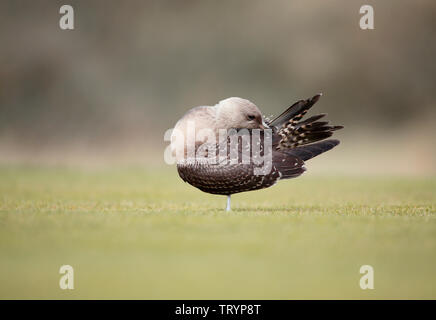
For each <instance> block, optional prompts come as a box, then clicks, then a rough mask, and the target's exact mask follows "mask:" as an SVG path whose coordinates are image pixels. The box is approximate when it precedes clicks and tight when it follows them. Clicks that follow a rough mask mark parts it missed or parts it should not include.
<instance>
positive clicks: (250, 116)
mask: <svg viewBox="0 0 436 320" xmlns="http://www.w3.org/2000/svg"><path fill="white" fill-rule="evenodd" d="M247 119H248V120H250V121H251V120H254V119H256V116H254V115H252V114H249V115H248V116H247Z"/></svg>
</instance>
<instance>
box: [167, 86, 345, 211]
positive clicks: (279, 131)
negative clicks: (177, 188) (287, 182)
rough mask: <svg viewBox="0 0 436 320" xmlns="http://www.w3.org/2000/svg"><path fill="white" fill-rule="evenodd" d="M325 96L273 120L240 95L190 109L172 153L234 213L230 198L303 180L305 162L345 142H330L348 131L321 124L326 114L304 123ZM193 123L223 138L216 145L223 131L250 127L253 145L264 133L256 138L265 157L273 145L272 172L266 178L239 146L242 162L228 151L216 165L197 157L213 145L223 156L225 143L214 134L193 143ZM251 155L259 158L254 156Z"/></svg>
mask: <svg viewBox="0 0 436 320" xmlns="http://www.w3.org/2000/svg"><path fill="white" fill-rule="evenodd" d="M320 97H321V94H317V95H315V96H314V97H312V98H310V99H306V100H300V101H298V102H296V103H294V104H293V105H292V106H290V107H289V108H288V109H287V110H286V111H284V112H283V113H282V114H281V115H279V116H278V117H276V118H275V119H273V120H271V121H268V120H265V119H264V117H263V116H262V114H261V112H260V110H259V108H258V107H257V106H256V105H255V104H253V103H252V102H250V101H248V100H245V99H242V98H235V97H234V98H228V99H225V100H222V101H220V102H219V103H218V104H216V105H215V106H201V107H196V108H193V109H191V110H189V111H188V112H187V113H186V114H185V115H184V116H183V117H182V118H181V119H180V120H179V121H178V122H177V123H176V126H175V127H174V131H173V135H172V137H171V149H172V151H173V154H174V155H175V156H176V160H177V171H178V173H179V176H180V177H181V178H182V179H183V180H184V181H185V182H188V183H189V184H191V185H192V186H194V187H196V188H198V189H200V190H202V191H204V192H207V193H211V194H220V195H226V196H227V211H229V210H230V196H231V195H232V194H234V193H239V192H245V191H251V190H258V189H264V188H268V187H271V186H272V185H274V184H275V183H277V181H279V180H283V179H290V178H295V177H298V176H299V175H301V174H302V173H303V172H304V171H305V170H306V168H305V167H304V161H307V160H309V159H311V158H313V157H315V156H317V155H319V154H321V153H323V152H326V151H328V150H330V149H332V148H333V147H335V146H336V145H338V144H339V140H333V139H329V140H325V139H326V138H328V137H330V136H331V135H332V134H333V131H335V130H338V129H342V128H343V127H342V126H331V125H329V124H328V122H327V121H319V120H320V119H321V118H323V117H324V116H325V114H319V115H316V116H312V117H310V118H308V119H306V120H302V118H303V116H304V115H305V114H306V113H307V111H308V110H309V109H310V108H311V107H312V106H313V105H314V104H315V103H316V102H317V101H318V100H319V98H320ZM192 124H193V126H194V127H195V131H197V132H198V131H201V130H206V131H208V132H209V133H211V135H212V138H214V137H215V138H217V139H216V140H215V141H218V133H219V131H220V129H225V130H230V129H246V132H247V133H248V136H249V138H250V142H253V141H255V140H253V139H254V137H255V136H254V131H255V129H257V130H258V131H260V133H261V134H260V139H258V140H256V141H258V142H257V145H260V150H261V153H260V155H261V156H265V152H266V150H268V145H267V142H268V141H270V144H271V148H270V149H271V152H270V156H271V166H270V170H269V171H267V172H266V173H265V174H258V173H256V170H257V169H259V168H260V166H261V164H259V163H257V162H256V161H249V162H248V163H247V162H245V163H244V162H243V161H242V162H241V161H239V160H240V158H241V157H242V154H243V150H244V147H243V146H241V145H240V144H239V143H238V145H237V149H236V153H237V155H238V156H239V160H238V161H236V162H232V161H229V160H230V154H231V151H230V150H228V149H227V151H226V153H225V154H224V157H221V158H218V160H217V161H216V162H215V163H214V162H211V161H204V160H205V158H200V157H196V156H195V154H196V152H197V151H199V150H200V149H201V146H203V147H204V146H205V145H206V146H208V145H209V147H210V146H211V145H212V144H214V145H213V147H214V148H212V149H211V150H216V151H215V152H216V153H213V155H218V150H220V148H221V147H222V144H219V143H216V142H211V141H210V140H209V139H210V137H211V135H209V136H208V138H205V136H207V135H200V136H194V137H193V139H187V140H186V139H184V138H185V137H187V136H189V130H190V129H189V126H190V125H192ZM266 130H269V131H270V132H271V139H270V140H267V138H266ZM180 136H181V137H182V139H180ZM258 137H259V135H258ZM238 139H239V138H238ZM213 140H214V139H212V141H213ZM230 140H231V139H230V138H226V139H225V140H224V143H225V144H227V147H230V148H231V146H230V144H229V141H230ZM238 141H239V140H238ZM252 146H254V142H253V144H252ZM225 147H226V146H225ZM206 149H208V150H209V148H206ZM188 150H193V151H195V152H194V153H193V154H194V157H193V156H192V154H188ZM203 151H204V149H203ZM251 152H252V151H251ZM250 155H251V156H252V157H254V158H255V156H254V153H250ZM207 157H210V156H206V159H207ZM254 158H253V159H254ZM265 161H266V160H265ZM265 163H266V162H264V163H263V165H265Z"/></svg>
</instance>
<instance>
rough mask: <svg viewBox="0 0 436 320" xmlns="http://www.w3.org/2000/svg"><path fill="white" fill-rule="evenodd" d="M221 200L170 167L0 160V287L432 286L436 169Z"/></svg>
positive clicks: (322, 181) (138, 292)
mask: <svg viewBox="0 0 436 320" xmlns="http://www.w3.org/2000/svg"><path fill="white" fill-rule="evenodd" d="M232 206H233V211H232V212H231V213H226V212H225V211H224V207H225V197H220V196H213V195H208V194H205V193H202V192H200V191H198V190H196V189H194V188H193V187H191V186H189V185H187V184H185V183H183V182H182V181H181V180H180V179H179V178H178V176H177V173H176V171H175V168H174V167H170V168H167V169H156V170H151V169H145V168H139V167H134V168H124V169H109V168H107V169H100V170H95V169H93V170H91V169H66V168H37V167H33V168H32V167H17V166H9V167H8V166H2V167H1V168H0V298H2V299H4V298H11V299H16V298H25V299H27V298H41V299H48V298H56V299H64V298H66V299H69V298H72V299H76V298H84V299H88V298H110V299H111V298H141V299H161V298H166V299H178V298H188V299H189V298H196V299H213V298H230V299H234V298H235V299H236V298H238V299H239V298H247V299H295V298H301V299H305V298H314V299H318V298H332V299H336V298H346V299H354V298H363V299H374V298H376V299H378V298H400V299H403V298H413V299H415V298H424V299H427V298H432V299H435V298H436V179H435V178H434V177H428V178H398V177H391V178H383V177H372V178H371V177H367V178H363V177H345V176H342V177H327V176H316V175H311V174H310V172H309V173H308V174H306V175H304V176H302V177H300V178H298V179H294V180H289V181H284V182H281V183H279V184H278V185H276V186H274V187H272V188H270V189H267V190H262V191H256V192H250V193H245V194H239V195H235V196H233V198H232ZM64 264H70V265H72V266H73V267H74V272H75V273H74V276H75V289H74V290H61V289H60V288H59V279H60V276H61V275H60V274H59V268H60V266H61V265H64ZM365 264H369V265H371V266H373V267H374V275H375V283H374V284H375V289H374V290H361V289H360V287H359V279H360V277H361V275H360V274H359V268H360V266H361V265H365Z"/></svg>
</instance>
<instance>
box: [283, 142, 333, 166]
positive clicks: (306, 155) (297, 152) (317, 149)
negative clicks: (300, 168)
mask: <svg viewBox="0 0 436 320" xmlns="http://www.w3.org/2000/svg"><path fill="white" fill-rule="evenodd" d="M338 144H339V140H335V139H330V140H325V141H320V142H316V143H313V144H309V145H306V146H302V147H298V148H295V149H291V150H287V151H285V152H286V153H287V154H289V155H292V156H295V157H298V158H300V159H301V160H303V161H307V160H309V159H312V158H314V157H316V156H318V155H320V154H321V153H324V152H326V151H329V150H330V149H333V148H334V147H336V146H337V145H338Z"/></svg>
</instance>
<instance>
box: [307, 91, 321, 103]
mask: <svg viewBox="0 0 436 320" xmlns="http://www.w3.org/2000/svg"><path fill="white" fill-rule="evenodd" d="M321 96H322V92H320V93H317V94H316V95H314V96H313V97H312V99H310V100H312V102H313V103H316V102H317V101H318V100H319V99H320V98H321Z"/></svg>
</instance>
